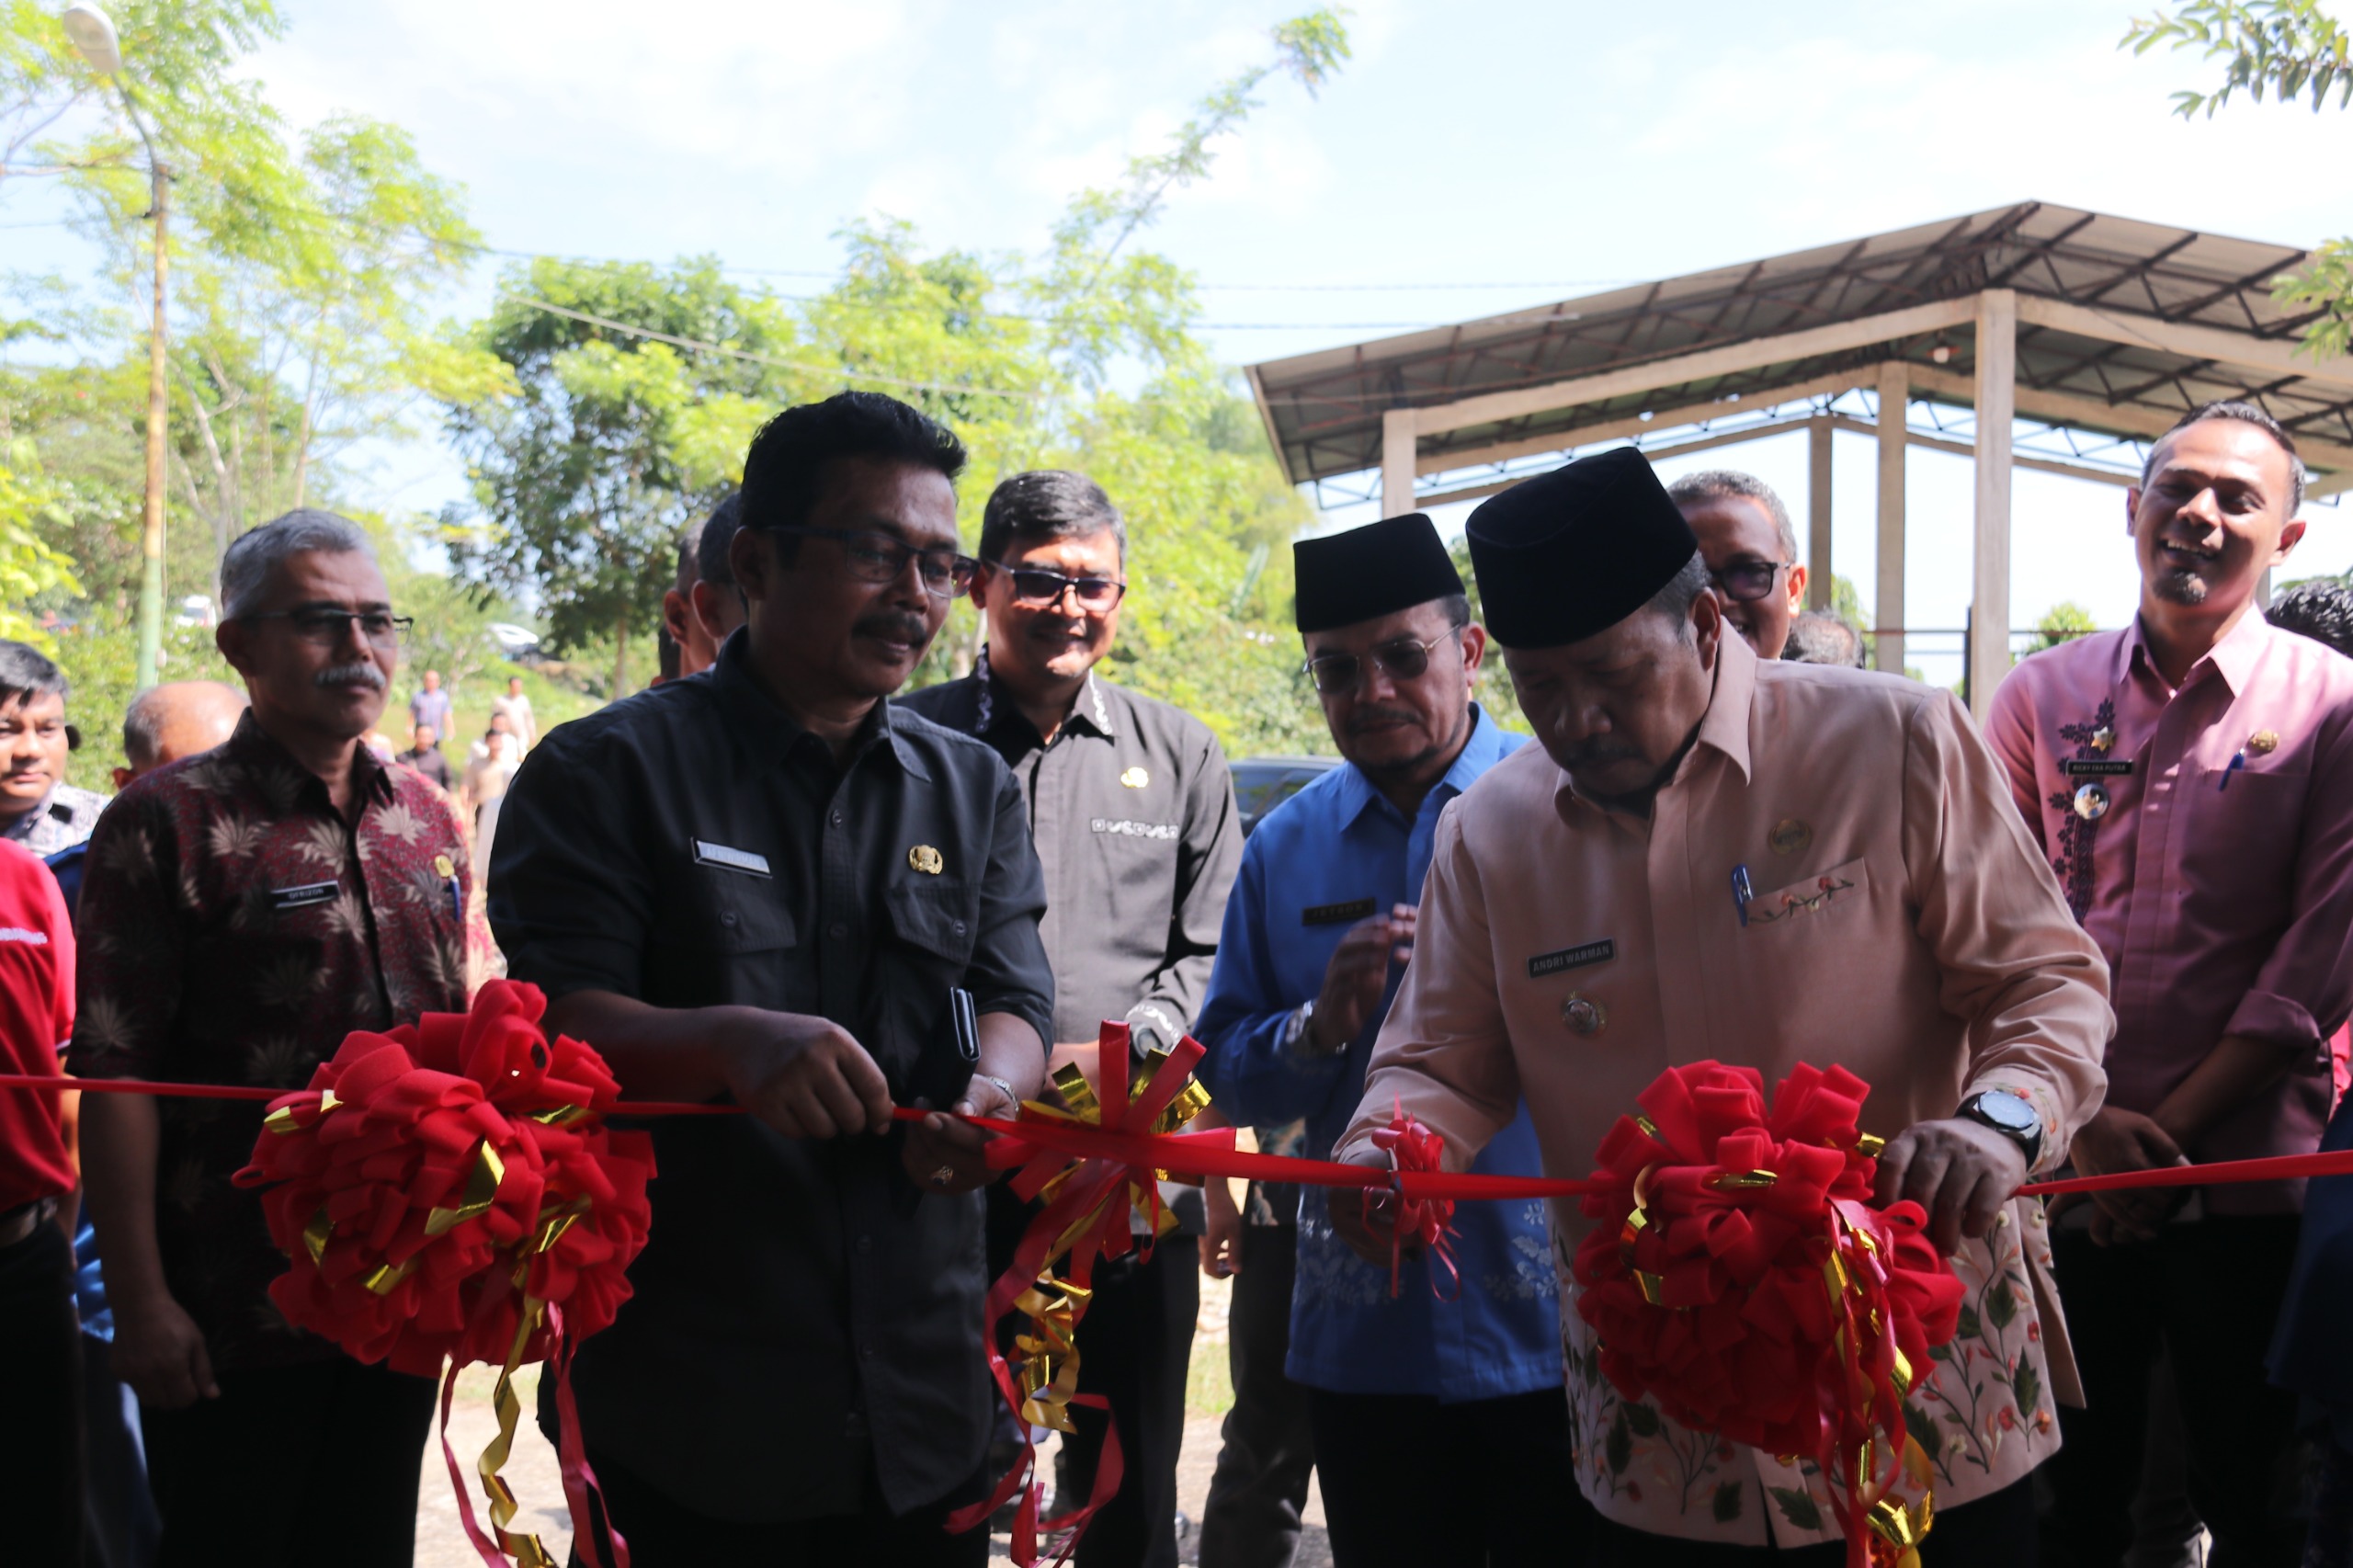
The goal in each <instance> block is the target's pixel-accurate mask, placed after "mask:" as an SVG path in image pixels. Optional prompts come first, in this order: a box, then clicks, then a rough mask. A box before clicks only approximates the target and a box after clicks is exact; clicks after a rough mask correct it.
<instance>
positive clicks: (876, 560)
mask: <svg viewBox="0 0 2353 1568" xmlns="http://www.w3.org/2000/svg"><path fill="white" fill-rule="evenodd" d="M764 531H766V532H768V533H772V534H802V535H806V536H808V537H809V538H812V539H829V540H834V541H835V543H837V544H839V545H840V546H841V547H842V560H843V562H845V563H847V565H848V567H849V574H850V575H851V576H853V577H855V578H857V579H858V581H859V582H861V583H895V582H897V581H898V580H899V577H900V575H901V574H903V573H904V572H905V571H906V569H907V562H910V561H912V562H915V564H916V570H917V571H919V572H921V573H922V574H923V585H924V590H925V592H926V593H928V594H930V595H931V597H933V598H936V599H952V598H955V597H958V596H960V595H961V594H962V593H963V592H964V590H965V589H967V588H969V587H971V586H972V574H973V573H974V572H976V571H978V570H979V569H980V564H981V563H980V562H977V561H975V560H973V559H972V557H971V556H969V555H959V554H957V553H956V551H952V550H950V549H949V548H948V547H947V546H946V545H944V544H943V545H938V546H934V547H932V548H930V549H920V550H919V549H917V548H916V547H915V546H914V545H912V544H905V543H903V542H901V541H900V540H895V539H893V538H892V537H891V536H890V535H889V534H886V533H884V532H883V531H882V530H881V529H880V528H799V527H787V528H767V529H766V530H764Z"/></svg>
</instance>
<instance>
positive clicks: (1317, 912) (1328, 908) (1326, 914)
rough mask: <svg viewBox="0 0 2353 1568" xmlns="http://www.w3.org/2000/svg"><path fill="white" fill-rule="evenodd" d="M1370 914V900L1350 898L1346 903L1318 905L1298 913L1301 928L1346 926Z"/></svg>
mask: <svg viewBox="0 0 2353 1568" xmlns="http://www.w3.org/2000/svg"><path fill="white" fill-rule="evenodd" d="M1371 913H1372V900H1370V899H1369V898H1352V899H1350V900H1348V901H1347V903H1318V904H1313V905H1312V906H1310V907H1308V908H1306V909H1302V910H1301V911H1300V912H1299V923H1300V924H1301V925H1302V926H1346V925H1349V924H1352V923H1354V922H1356V921H1358V920H1361V919H1363V918H1364V917H1365V916H1366V915H1370V914H1371Z"/></svg>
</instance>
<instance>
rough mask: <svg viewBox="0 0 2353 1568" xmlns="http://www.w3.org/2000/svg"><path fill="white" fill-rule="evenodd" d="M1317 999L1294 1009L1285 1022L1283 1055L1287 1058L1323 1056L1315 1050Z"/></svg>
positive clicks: (1312, 999)
mask: <svg viewBox="0 0 2353 1568" xmlns="http://www.w3.org/2000/svg"><path fill="white" fill-rule="evenodd" d="M1314 1024H1315V999H1314V998H1313V997H1312V996H1311V997H1309V998H1308V999H1307V1000H1306V1001H1304V1002H1302V1003H1301V1004H1300V1005H1299V1006H1297V1007H1295V1008H1294V1009H1292V1011H1291V1015H1290V1017H1288V1018H1285V1019H1284V1020H1283V1054H1285V1055H1286V1056H1321V1055H1323V1054H1324V1053H1323V1052H1322V1051H1318V1050H1317V1049H1316V1048H1315V1032H1314Z"/></svg>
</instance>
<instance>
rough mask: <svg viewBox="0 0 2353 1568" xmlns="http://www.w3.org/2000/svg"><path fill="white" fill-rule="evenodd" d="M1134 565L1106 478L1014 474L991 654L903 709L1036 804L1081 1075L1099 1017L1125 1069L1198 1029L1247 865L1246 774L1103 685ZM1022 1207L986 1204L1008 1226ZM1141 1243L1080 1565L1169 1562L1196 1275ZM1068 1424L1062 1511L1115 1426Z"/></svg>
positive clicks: (995, 514)
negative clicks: (1114, 1447) (999, 766)
mask: <svg viewBox="0 0 2353 1568" xmlns="http://www.w3.org/2000/svg"><path fill="white" fill-rule="evenodd" d="M1127 552H1128V531H1127V525H1126V524H1125V523H1124V522H1123V521H1121V520H1120V514H1119V511H1118V509H1117V508H1116V507H1114V506H1112V505H1111V499H1110V497H1109V496H1108V495H1106V494H1104V493H1103V490H1102V487H1101V486H1100V485H1098V484H1097V483H1095V482H1094V481H1093V480H1091V479H1088V478H1087V477H1086V475H1084V474H1078V473H1068V472H1061V471H1058V470H1045V471H1040V472H1034V473H1017V474H1015V475H1014V476H1013V477H1012V478H1010V479H1008V480H1006V482H1005V483H1002V484H1000V485H998V486H997V487H996V494H994V495H992V496H990V497H989V504H988V509H987V511H986V512H985V513H984V514H983V517H982V521H981V563H980V571H979V574H978V575H976V576H975V577H974V579H973V582H972V602H973V603H974V604H976V605H978V606H980V607H981V608H982V609H983V611H984V612H985V613H986V614H987V616H988V625H989V641H988V645H987V646H986V647H985V648H983V650H982V652H981V657H980V660H979V663H978V666H977V667H976V668H975V669H974V670H973V672H972V674H971V675H970V676H966V677H965V678H963V679H961V680H956V681H949V682H947V683H946V684H944V685H940V686H934V687H926V689H924V690H922V691H918V692H914V693H911V694H909V695H908V696H907V697H905V698H903V699H901V706H902V707H904V708H908V709H913V710H915V712H918V713H921V714H923V715H924V716H925V717H926V718H928V719H934V720H937V721H938V722H940V723H942V724H945V725H947V726H948V727H949V728H950V729H953V730H957V731H960V732H961V733H966V734H972V735H977V736H979V737H980V738H981V739H983V740H984V741H986V742H987V743H988V744H990V745H991V746H992V747H994V748H995V751H996V753H997V755H998V756H1002V757H1003V758H1005V760H1006V763H1007V764H1008V765H1009V766H1010V767H1012V768H1013V772H1014V777H1015V778H1017V779H1019V780H1020V782H1021V788H1022V790H1023V792H1024V793H1025V794H1027V795H1028V796H1029V826H1030V831H1031V833H1032V834H1033V835H1035V837H1036V839H1037V844H1038V855H1039V858H1040V860H1041V861H1042V862H1043V863H1044V866H1045V875H1046V904H1047V912H1046V918H1045V921H1044V923H1043V924H1042V926H1040V931H1041V933H1042V934H1043V936H1044V937H1045V942H1046V954H1047V956H1048V958H1050V959H1051V960H1052V961H1053V966H1054V1036H1053V1038H1054V1040H1056V1041H1057V1042H1058V1043H1057V1044H1056V1047H1055V1057H1056V1060H1057V1061H1058V1062H1061V1061H1071V1062H1078V1063H1079V1064H1080V1065H1082V1066H1084V1067H1085V1068H1086V1070H1087V1075H1088V1077H1089V1078H1093V1077H1094V1075H1095V1055H1096V1051H1095V1044H1096V1040H1097V1034H1098V1031H1099V1030H1100V1029H1101V1028H1102V1025H1103V1021H1104V1020H1105V1019H1107V1018H1108V1019H1111V1020H1114V1021H1117V1022H1124V1023H1125V1024H1126V1025H1127V1026H1128V1028H1129V1043H1130V1047H1131V1056H1132V1058H1133V1060H1132V1061H1131V1062H1130V1063H1128V1067H1129V1068H1130V1070H1132V1069H1133V1068H1135V1067H1138V1066H1141V1065H1142V1061H1143V1057H1144V1053H1145V1052H1146V1051H1151V1050H1153V1049H1154V1048H1155V1047H1158V1048H1161V1049H1166V1048H1168V1047H1170V1046H1174V1045H1175V1044H1176V1042H1177V1041H1178V1040H1182V1039H1184V1038H1185V1034H1186V1031H1187V1030H1188V1029H1189V1028H1191V1027H1192V1019H1193V1013H1194V1011H1195V1010H1196V1009H1197V1008H1199V1006H1200V1004H1201V995H1202V993H1204V992H1206V991H1207V990H1208V989H1209V982H1210V964H1211V961H1212V960H1214V959H1215V958H1216V956H1217V937H1218V927H1219V926H1220V924H1221V923H1222V921H1223V919H1224V917H1225V895H1226V893H1227V892H1228V890H1230V889H1231V888H1232V887H1233V872H1234V869H1235V868H1236V867H1237V866H1238V865H1240V864H1241V860H1242V819H1241V817H1240V815H1239V814H1238V813H1237V812H1235V811H1234V809H1233V776H1232V774H1230V773H1229V772H1228V771H1227V769H1226V766H1225V752H1224V751H1223V749H1222V748H1221V747H1220V746H1219V745H1218V744H1217V737H1216V736H1215V735H1213V734H1211V733H1210V729H1209V726H1208V725H1206V724H1204V723H1202V722H1200V721H1199V719H1196V718H1194V717H1193V716H1192V715H1191V714H1189V713H1187V712H1184V711H1183V710H1179V709H1176V708H1172V707H1170V706H1169V705H1168V704H1167V703H1165V702H1159V701H1155V700H1154V699H1152V698H1149V697H1143V696H1140V695H1138V694H1137V693H1135V692H1132V691H1126V690H1122V689H1121V688H1120V687H1116V686H1113V685H1112V684H1111V683H1110V682H1109V681H1108V680H1105V679H1103V678H1102V677H1101V676H1099V675H1098V674H1097V672H1096V668H1095V666H1096V665H1097V663H1098V662H1100V661H1101V660H1102V658H1103V657H1104V655H1105V654H1107V653H1109V652H1110V651H1111V643H1112V641H1113V640H1114V639H1115V638H1116V637H1117V636H1118V635H1119V627H1120V602H1121V600H1122V599H1123V598H1124V597H1125V596H1126V593H1127V584H1126V582H1125V581H1124V577H1125V571H1124V568H1125V566H1126V564H1127ZM1117 1076H1118V1074H1117V1072H1116V1071H1115V1073H1114V1077H1115V1078H1116V1077H1117ZM1170 1196H1172V1197H1174V1196H1175V1194H1173V1193H1172V1194H1170ZM1011 1197H1012V1194H1011V1193H1010V1192H1008V1191H1000V1192H998V1193H996V1194H995V1195H994V1197H993V1198H992V1202H994V1203H995V1204H996V1205H998V1214H997V1215H996V1216H993V1217H995V1218H998V1219H999V1220H1000V1223H1002V1217H1003V1214H1004V1210H1005V1208H1006V1206H1007V1199H1011ZM1185 1197H1186V1198H1188V1199H1189V1198H1190V1197H1191V1195H1190V1194H1189V1193H1187V1194H1185ZM1197 1201H1198V1200H1195V1202H1196V1203H1197ZM1192 1206H1193V1205H1191V1204H1187V1205H1182V1206H1180V1212H1181V1208H1182V1207H1192ZM1194 1212H1195V1214H1196V1215H1198V1213H1199V1210H1198V1208H1197V1207H1195V1208H1194ZM1134 1223H1135V1225H1136V1226H1137V1228H1139V1229H1141V1228H1142V1225H1143V1224H1144V1223H1145V1221H1142V1220H1141V1219H1139V1220H1137V1221H1134ZM1193 1229H1194V1230H1196V1231H1198V1230H1199V1224H1198V1223H1196V1224H1195V1225H1194V1226H1193ZM1001 1245H1002V1244H1001ZM1006 1250H1007V1251H1009V1249H1006ZM1140 1252H1141V1249H1139V1252H1137V1253H1131V1254H1129V1255H1128V1256H1125V1257H1121V1258H1117V1259H1113V1260H1111V1261H1109V1262H1108V1263H1106V1264H1104V1265H1103V1266H1102V1267H1098V1268H1097V1270H1096V1271H1095V1286H1094V1289H1095V1295H1094V1299H1093V1301H1092V1302H1091V1303H1090V1304H1089V1306H1088V1308H1087V1313H1086V1320H1085V1321H1084V1322H1083V1323H1081V1324H1079V1329H1078V1341H1077V1344H1078V1352H1079V1373H1078V1388H1079V1392H1082V1393H1101V1394H1107V1395H1108V1396H1109V1398H1110V1401H1111V1416H1112V1419H1113V1420H1115V1421H1116V1422H1117V1423H1118V1425H1119V1434H1120V1449H1121V1451H1122V1452H1123V1453H1124V1454H1125V1456H1126V1465H1125V1470H1124V1471H1123V1473H1122V1475H1121V1477H1120V1489H1119V1492H1118V1494H1116V1495H1115V1496H1114V1497H1113V1498H1112V1499H1111V1500H1110V1501H1109V1502H1108V1504H1106V1505H1105V1506H1104V1508H1103V1511H1102V1512H1101V1513H1099V1514H1097V1516H1096V1517H1095V1522H1094V1524H1093V1525H1092V1526H1091V1527H1090V1528H1088V1530H1087V1533H1086V1535H1085V1536H1083V1537H1081V1538H1080V1540H1079V1546H1078V1552H1077V1562H1078V1568H1176V1456H1177V1450H1178V1449H1179V1448H1180V1447H1181V1446H1182V1445H1183V1443H1184V1438H1185V1379H1186V1372H1187V1370H1188V1365H1189V1362H1190V1359H1191V1355H1192V1347H1193V1325H1194V1323H1195V1321H1196V1320H1197V1319H1198V1318H1199V1316H1200V1304H1201V1282H1200V1276H1199V1275H1198V1274H1196V1273H1194V1272H1193V1269H1194V1258H1195V1251H1194V1248H1193V1247H1192V1246H1191V1245H1190V1244H1186V1243H1178V1244H1175V1245H1168V1246H1162V1247H1158V1248H1155V1249H1154V1251H1153V1254H1152V1256H1151V1258H1150V1259H1149V1260H1145V1259H1144V1258H1142V1256H1140ZM1073 1419H1074V1421H1075V1422H1076V1423H1077V1425H1078V1431H1077V1434H1076V1435H1075V1437H1066V1438H1065V1439H1064V1440H1063V1448H1062V1454H1063V1458H1064V1460H1065V1461H1066V1462H1067V1465H1068V1468H1067V1469H1066V1470H1065V1471H1064V1473H1063V1475H1062V1477H1061V1486H1062V1489H1063V1491H1064V1492H1066V1493H1068V1494H1070V1495H1069V1496H1066V1497H1065V1498H1064V1499H1063V1500H1064V1501H1065V1502H1070V1501H1074V1500H1075V1499H1077V1498H1083V1497H1086V1496H1087V1495H1089V1494H1090V1493H1091V1490H1092V1488H1093V1486H1094V1483H1095V1471H1096V1466H1097V1462H1098V1460H1099V1459H1100V1456H1101V1452H1102V1447H1103V1433H1104V1427H1105V1425H1106V1423H1105V1421H1104V1419H1103V1417H1102V1416H1101V1415H1098V1414H1097V1413H1096V1412H1094V1411H1091V1410H1079V1411H1076V1412H1075V1413H1074V1415H1073Z"/></svg>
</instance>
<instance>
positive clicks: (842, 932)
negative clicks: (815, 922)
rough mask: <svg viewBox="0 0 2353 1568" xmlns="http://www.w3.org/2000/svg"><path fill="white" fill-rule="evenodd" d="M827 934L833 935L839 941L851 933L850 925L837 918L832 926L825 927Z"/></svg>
mask: <svg viewBox="0 0 2353 1568" xmlns="http://www.w3.org/2000/svg"><path fill="white" fill-rule="evenodd" d="M825 935H826V936H828V937H833V938H834V939H835V941H839V940H840V939H841V938H842V937H847V936H848V935H849V927H848V926H845V925H843V924H842V923H841V922H840V921H838V920H836V921H835V922H834V923H833V924H832V925H831V926H826V927H825Z"/></svg>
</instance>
